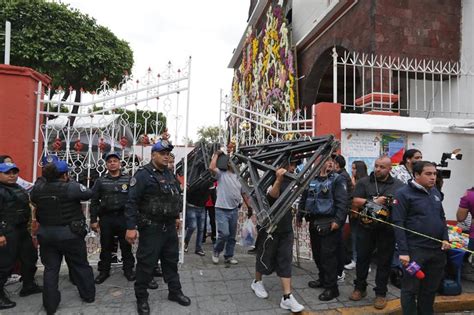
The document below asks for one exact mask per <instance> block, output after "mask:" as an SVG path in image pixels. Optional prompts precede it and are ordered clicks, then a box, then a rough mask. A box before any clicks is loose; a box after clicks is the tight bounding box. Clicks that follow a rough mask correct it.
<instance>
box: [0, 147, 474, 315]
mask: <svg viewBox="0 0 474 315" xmlns="http://www.w3.org/2000/svg"><path fill="white" fill-rule="evenodd" d="M172 150H173V145H171V143H169V142H168V141H167V140H164V139H163V140H160V141H158V142H157V143H155V144H154V145H153V147H152V150H151V151H152V153H151V161H150V163H149V164H146V165H144V166H143V167H141V168H140V169H139V170H138V171H137V172H136V174H135V175H134V176H133V177H132V176H129V175H128V174H125V173H123V172H122V169H121V156H120V155H119V154H117V153H114V152H110V153H108V154H107V155H105V156H104V160H105V166H106V169H107V172H106V174H105V175H103V176H102V177H100V178H98V179H97V180H96V181H95V183H94V185H93V187H92V189H88V188H87V187H85V186H83V185H81V184H79V183H77V182H76V181H74V180H72V179H71V178H70V177H69V166H68V164H67V163H66V162H65V161H62V160H59V159H58V157H57V156H55V155H50V156H47V157H45V158H44V159H43V172H42V176H41V177H39V178H38V179H37V180H36V182H35V184H34V185H32V184H30V183H28V182H26V181H24V180H22V179H21V178H20V177H19V172H20V170H19V168H18V167H17V166H16V165H15V164H14V163H13V160H12V159H11V157H9V156H1V157H0V216H1V222H0V309H6V308H12V307H15V305H16V303H15V302H13V301H11V300H10V298H9V297H8V296H7V295H6V294H5V291H4V289H3V288H4V286H5V283H6V281H7V279H8V277H9V275H10V274H11V271H12V269H13V267H14V265H15V263H16V262H17V261H19V262H20V265H21V269H20V274H21V276H22V280H23V286H22V289H21V291H20V296H28V295H31V294H37V293H42V294H43V306H44V308H45V310H46V312H47V313H48V314H54V313H55V312H56V310H57V308H58V305H59V303H60V300H61V294H60V291H59V290H58V277H59V271H60V267H61V262H62V259H63V257H64V258H65V261H66V263H67V266H68V268H69V277H70V279H71V281H72V282H73V283H74V284H75V285H76V287H77V289H78V292H79V295H80V297H81V299H82V300H83V301H85V302H87V303H93V302H94V300H95V284H101V283H103V282H104V281H106V280H107V278H109V276H110V270H111V264H112V255H113V253H114V250H115V249H114V247H115V246H116V245H115V243H116V242H118V244H119V245H120V251H121V254H122V262H123V274H124V277H125V278H126V279H127V280H128V281H135V283H134V289H135V296H136V299H137V311H138V313H139V314H150V312H151V310H150V306H149V302H148V297H149V294H148V289H156V288H157V287H158V284H157V283H156V282H155V281H154V276H156V275H157V274H161V273H162V275H163V277H164V281H165V282H166V283H167V285H168V290H169V294H168V299H169V300H171V301H175V302H177V303H179V304H180V305H183V306H188V305H190V304H191V299H190V298H189V297H187V296H186V295H185V294H184V293H183V291H182V287H181V283H180V278H179V273H178V257H179V250H178V247H179V240H178V233H177V230H178V229H179V227H180V224H181V220H180V211H181V209H182V208H183V205H182V202H183V200H182V192H183V189H186V190H187V194H186V195H187V199H186V200H185V202H186V227H185V228H186V233H185V237H184V248H185V252H186V253H187V252H188V251H189V250H190V247H192V244H190V242H191V239H192V236H193V234H194V232H196V236H195V244H194V249H193V250H194V253H195V254H197V255H199V256H205V255H206V253H205V252H204V250H203V246H202V243H203V241H205V240H206V238H207V237H208V235H207V233H206V226H207V223H206V221H207V219H208V218H209V220H210V222H209V223H211V226H212V227H213V229H212V233H211V239H212V242H213V251H212V254H211V260H212V262H213V263H214V264H216V265H217V264H219V263H220V256H221V254H223V259H224V264H225V266H226V267H231V266H232V265H235V264H238V260H237V259H236V258H235V245H236V235H237V221H238V213H239V209H240V207H241V206H242V204H243V203H245V204H246V206H247V209H248V213H247V215H248V216H249V217H250V216H252V215H253V212H254V211H258V209H255V210H254V209H252V207H251V202H250V196H247V195H246V194H245V193H244V191H243V189H242V186H241V184H240V181H239V178H238V174H236V172H235V170H234V169H233V166H232V164H231V163H230V161H229V156H228V155H226V154H224V153H223V152H222V151H217V152H215V153H214V155H213V156H212V158H211V162H210V165H209V170H210V172H211V173H212V174H213V175H214V179H215V182H206V181H204V182H203V183H202V184H200V185H197V186H196V187H192V188H190V187H183V183H182V181H180V180H179V178H178V176H176V174H175V173H174V156H173V155H172V153H171V151H172ZM302 162H303V161H301V160H298V157H297V156H289V157H288V158H287V159H286V160H285V161H284V162H283V163H282V164H281V165H279V167H278V168H277V169H276V172H275V177H274V182H273V184H272V186H271V187H270V189H269V190H268V191H267V196H266V198H267V199H268V202H269V203H270V204H273V203H274V202H275V201H276V200H277V199H278V198H279V196H280V194H282V193H283V192H284V191H285V190H286V189H287V187H288V185H289V184H290V179H289V178H290V177H289V176H286V174H291V173H294V172H295V171H296V169H297V166H298V165H299V164H300V163H302ZM351 169H352V173H351V174H349V173H348V172H347V171H346V159H345V158H344V157H343V156H342V155H340V154H335V155H333V156H330V157H327V160H326V161H325V162H324V165H323V167H321V169H320V172H319V174H317V176H316V177H315V178H313V179H312V180H311V182H310V184H309V186H308V187H307V188H306V189H305V190H304V192H303V193H302V195H301V196H300V199H299V203H298V212H297V215H296V223H297V226H298V227H301V223H302V222H303V220H305V221H306V222H308V223H309V224H308V226H309V227H308V229H309V234H310V241H311V249H312V254H313V258H314V261H315V263H316V267H317V270H318V277H317V279H315V280H312V281H310V282H309V283H308V286H309V287H310V288H314V289H321V290H322V291H321V292H320V294H319V296H318V298H319V300H321V301H331V300H333V299H335V298H337V297H338V296H339V295H340V292H339V290H338V282H339V281H341V279H342V280H343V279H344V269H348V270H350V269H355V270H356V278H355V281H354V290H353V292H352V293H351V294H350V296H349V299H350V300H352V301H360V300H361V299H363V298H364V297H366V295H367V286H368V284H367V277H368V274H369V272H370V270H371V268H370V265H371V263H372V262H373V260H374V253H376V254H377V259H376V265H377V268H376V275H375V288H374V291H375V296H376V297H375V300H374V302H373V305H374V307H375V308H376V309H384V308H385V306H386V305H387V299H386V295H387V291H388V289H387V285H388V282H389V279H390V277H391V275H392V274H393V270H394V269H395V270H398V272H399V273H401V274H403V276H402V277H401V280H400V279H399V280H400V283H399V284H400V286H401V304H402V308H403V312H404V313H405V314H415V313H417V312H418V313H419V314H432V313H433V303H434V297H435V293H436V289H437V288H438V286H439V284H440V281H441V279H442V275H443V270H444V267H445V264H446V254H445V251H446V250H447V249H449V248H450V244H449V242H448V234H447V228H446V219H445V215H444V210H443V207H442V200H443V195H442V193H441V192H440V190H439V187H437V186H436V179H437V170H436V165H435V164H433V163H431V162H427V161H423V160H422V153H421V152H420V151H419V150H416V149H410V150H407V151H406V152H405V154H404V156H403V159H402V162H401V163H400V165H399V166H397V167H394V168H392V161H391V159H390V158H389V157H387V156H381V157H380V158H378V159H377V160H376V161H375V163H374V165H373V172H371V173H370V174H368V172H367V165H366V164H365V163H364V162H363V161H354V162H353V163H352V165H351ZM86 200H90V201H91V203H90V227H91V229H92V230H93V231H95V232H97V233H100V236H101V237H100V242H101V253H100V261H99V263H98V275H97V276H96V277H95V279H94V274H93V270H92V268H91V266H90V265H89V262H88V260H87V249H86V243H85V241H84V237H85V235H86V233H87V224H86V220H85V216H84V212H83V209H82V205H81V201H86ZM30 204H31V207H30ZM370 207H372V208H373V209H378V210H377V211H378V212H377V215H378V214H380V216H379V217H378V219H374V218H375V217H377V216H372V215H368V213H367V209H369V208H370ZM32 209H33V210H32ZM472 212H474V189H471V190H468V191H467V192H466V194H465V195H464V196H463V197H462V198H461V202H460V206H459V209H458V213H457V217H458V220H460V221H461V220H465V219H466V217H467V216H468V214H469V213H471V214H472ZM347 219H348V220H349V226H350V230H351V239H352V242H351V246H350V248H351V249H352V251H351V252H352V253H351V256H350V257H351V259H350V262H349V263H347V264H345V262H346V261H345V258H344V256H345V255H344V252H345V251H344V246H343V227H344V225H345V224H346V220H347ZM387 222H388V223H391V224H386V223H387ZM393 225H395V226H401V227H404V228H406V229H409V230H414V231H417V232H419V233H422V234H425V235H427V236H429V237H431V239H430V238H426V237H422V236H420V235H419V234H413V233H410V232H407V231H406V230H402V229H397V228H394V227H393ZM38 226H39V228H38ZM30 228H31V231H30ZM32 236H33V238H32ZM138 237H139V240H140V241H139V243H138V249H137V252H136V256H135V257H134V255H133V253H132V245H133V243H134V242H135V241H136V240H137V238H138ZM34 238H37V240H38V242H39V245H40V251H39V253H40V257H41V262H42V263H43V265H44V282H43V287H42V286H40V285H38V284H37V283H36V282H35V280H34V275H35V273H36V263H37V260H38V253H37V249H36V248H35V246H34ZM470 238H471V242H470V245H469V246H470V248H471V249H472V248H474V228H471V234H470ZM433 239H436V240H438V241H434V240H433ZM293 243H294V231H293V213H292V209H291V208H290V206H288V209H286V213H285V215H284V216H283V218H282V219H281V220H280V222H279V223H278V224H277V226H276V229H275V230H274V231H272V233H271V234H269V233H268V232H267V231H266V230H265V228H263V227H260V228H259V230H258V235H257V238H256V244H255V254H256V263H255V279H254V280H253V281H252V283H251V284H250V288H251V290H253V292H254V293H255V295H256V296H257V297H258V298H262V299H265V298H268V292H267V290H266V289H265V286H264V280H263V276H264V275H270V274H272V273H273V272H275V273H276V274H277V276H278V277H279V278H280V281H281V287H282V293H283V294H282V297H281V301H280V307H281V308H283V309H286V310H290V311H292V312H300V311H302V310H303V309H304V306H303V305H302V304H300V303H299V302H298V301H297V300H296V298H295V296H294V295H293V294H292V285H291V276H292V259H293ZM413 261H416V262H417V263H418V264H419V265H420V266H421V267H422V268H423V271H424V273H425V278H424V279H423V280H420V279H417V278H415V277H412V276H410V275H409V274H408V273H407V271H406V270H405V268H404V267H406V266H407V265H408V264H410V263H411V262H413ZM160 266H161V268H160Z"/></svg>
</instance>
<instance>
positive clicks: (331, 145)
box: [231, 136, 339, 233]
mask: <svg viewBox="0 0 474 315" xmlns="http://www.w3.org/2000/svg"><path fill="white" fill-rule="evenodd" d="M338 146H339V142H338V141H337V140H335V139H334V137H333V136H325V137H312V138H306V139H299V140H290V141H281V142H274V143H266V144H261V145H255V146H245V147H240V148H239V151H238V152H237V153H235V154H234V155H233V156H232V159H231V166H232V168H233V169H234V171H235V173H236V174H238V175H239V180H240V182H241V184H242V187H243V190H244V192H245V193H246V194H247V195H248V196H249V197H250V201H251V204H252V207H253V209H254V213H255V214H256V217H257V222H258V223H259V225H261V226H262V227H263V228H265V229H266V231H267V232H268V233H272V232H273V231H274V230H275V228H276V226H277V224H278V222H279V221H280V220H281V219H282V218H283V216H284V215H285V213H286V212H287V211H288V209H289V208H290V207H291V205H292V204H293V203H294V202H295V201H296V199H297V198H298V197H299V196H300V195H301V193H302V192H303V190H304V189H305V188H306V187H308V185H309V183H310V181H311V180H312V179H313V178H314V177H315V176H316V175H317V174H319V172H320V170H321V168H322V166H323V165H324V163H325V162H326V160H327V159H328V158H329V157H330V156H331V155H332V154H333V152H334V151H335V150H336V149H337V148H338ZM290 159H292V160H293V159H301V160H305V164H304V166H303V168H302V169H301V170H300V171H299V172H298V173H295V174H290V173H286V174H285V177H286V178H288V179H290V183H289V185H288V186H287V187H286V189H285V190H284V191H281V193H280V196H279V197H278V198H277V200H276V201H275V202H274V203H273V204H272V205H271V206H270V204H269V202H268V200H267V191H268V189H269V188H270V186H271V185H272V184H273V182H274V181H275V178H276V177H275V172H276V170H277V169H278V168H279V167H280V166H281V165H282V164H283V163H284V162H285V161H289V160H290Z"/></svg>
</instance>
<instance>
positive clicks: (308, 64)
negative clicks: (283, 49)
mask: <svg viewBox="0 0 474 315" xmlns="http://www.w3.org/2000/svg"><path fill="white" fill-rule="evenodd" d="M460 25H461V1H458V0H359V1H358V3H357V4H356V5H355V6H354V7H352V8H351V9H350V10H349V11H348V12H347V13H346V14H345V15H344V16H343V17H342V18H341V19H340V20H339V21H337V22H336V24H335V25H333V26H332V27H331V28H330V29H329V30H328V31H327V32H326V33H324V34H323V35H322V36H321V37H320V38H319V39H318V40H317V41H315V42H313V43H311V44H310V45H308V46H307V47H302V48H300V49H299V50H298V76H299V77H301V76H304V78H303V79H300V80H299V82H298V84H299V86H298V92H299V100H300V105H303V106H310V105H312V104H313V103H314V101H315V97H316V93H317V89H318V87H319V84H320V82H321V78H322V75H323V74H324V73H325V72H326V69H327V67H328V66H331V65H332V59H331V56H330V49H331V48H332V47H333V46H339V47H341V48H345V49H347V50H349V51H357V52H365V53H374V54H383V55H391V56H400V57H410V58H419V59H420V58H430V59H437V60H452V61H457V60H459V57H460V45H461V34H460ZM316 61H318V62H316Z"/></svg>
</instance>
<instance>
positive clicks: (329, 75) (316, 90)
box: [301, 46, 361, 113]
mask: <svg viewBox="0 0 474 315" xmlns="http://www.w3.org/2000/svg"><path fill="white" fill-rule="evenodd" d="M333 48H334V47H330V48H328V49H326V50H325V51H324V52H323V53H321V54H320V55H319V57H318V58H317V59H316V61H315V62H314V64H313V67H312V68H311V71H310V73H309V75H308V76H307V78H306V80H305V81H306V84H305V86H304V88H303V90H302V94H303V95H302V97H301V100H302V104H303V105H304V106H309V105H312V104H317V103H320V102H333V75H334V74H333V56H332V54H333ZM335 48H336V52H337V54H338V56H343V55H344V52H348V50H347V49H346V48H344V47H342V46H335ZM337 71H338V75H337V77H338V83H337V86H338V92H337V94H338V103H341V104H344V103H345V104H353V99H354V92H355V95H358V94H360V89H361V87H360V82H361V79H360V73H359V71H358V70H357V68H353V67H346V68H345V69H344V66H342V65H338V70H337ZM354 72H355V77H354ZM354 78H355V79H354ZM354 85H355V86H354ZM344 100H346V102H344ZM342 111H343V112H345V113H355V112H359V111H360V110H358V109H354V108H353V107H350V108H349V107H346V108H344V107H343V108H342Z"/></svg>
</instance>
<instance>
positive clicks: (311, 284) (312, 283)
mask: <svg viewBox="0 0 474 315" xmlns="http://www.w3.org/2000/svg"><path fill="white" fill-rule="evenodd" d="M308 287H310V288H312V289H317V288H322V287H323V283H322V282H321V280H319V279H318V280H312V281H310V282H308Z"/></svg>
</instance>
